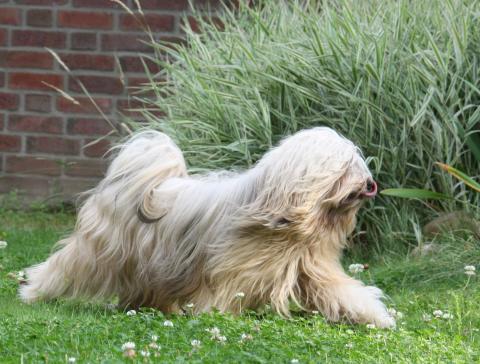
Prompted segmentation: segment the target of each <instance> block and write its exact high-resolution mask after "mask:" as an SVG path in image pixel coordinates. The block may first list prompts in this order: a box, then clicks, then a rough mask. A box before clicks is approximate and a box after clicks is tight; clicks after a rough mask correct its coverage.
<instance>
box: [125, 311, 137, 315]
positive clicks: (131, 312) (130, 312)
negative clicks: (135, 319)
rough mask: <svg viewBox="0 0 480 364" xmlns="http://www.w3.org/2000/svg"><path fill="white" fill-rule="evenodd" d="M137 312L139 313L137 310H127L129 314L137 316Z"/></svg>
mask: <svg viewBox="0 0 480 364" xmlns="http://www.w3.org/2000/svg"><path fill="white" fill-rule="evenodd" d="M136 314H137V311H135V310H130V311H127V316H135V315H136Z"/></svg>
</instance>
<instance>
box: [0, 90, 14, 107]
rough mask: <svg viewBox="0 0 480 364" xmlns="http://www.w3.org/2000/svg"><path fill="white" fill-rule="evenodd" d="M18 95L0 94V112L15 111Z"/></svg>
mask: <svg viewBox="0 0 480 364" xmlns="http://www.w3.org/2000/svg"><path fill="white" fill-rule="evenodd" d="M17 109H18V95H16V94H9V93H5V92H0V110H17Z"/></svg>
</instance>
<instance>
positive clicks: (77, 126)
mask: <svg viewBox="0 0 480 364" xmlns="http://www.w3.org/2000/svg"><path fill="white" fill-rule="evenodd" d="M111 131H112V126H111V125H110V124H109V123H108V122H107V121H105V120H103V119H85V118H72V119H68V121H67V132H68V134H69V135H72V134H83V135H106V134H108V133H109V132H111Z"/></svg>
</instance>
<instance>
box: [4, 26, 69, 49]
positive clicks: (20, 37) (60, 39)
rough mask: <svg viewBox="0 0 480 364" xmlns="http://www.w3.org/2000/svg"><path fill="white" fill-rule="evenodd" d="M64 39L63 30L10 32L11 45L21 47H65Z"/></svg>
mask: <svg viewBox="0 0 480 364" xmlns="http://www.w3.org/2000/svg"><path fill="white" fill-rule="evenodd" d="M65 40H66V34H65V32H45V31H40V30H14V31H13V34H12V45H14V46H21V47H42V48H43V47H49V48H65Z"/></svg>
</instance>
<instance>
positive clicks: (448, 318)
mask: <svg viewBox="0 0 480 364" xmlns="http://www.w3.org/2000/svg"><path fill="white" fill-rule="evenodd" d="M442 318H443V319H445V320H451V319H453V315H452V314H451V313H448V312H445V313H444V314H443V315H442Z"/></svg>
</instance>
